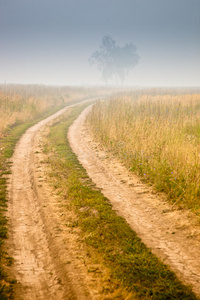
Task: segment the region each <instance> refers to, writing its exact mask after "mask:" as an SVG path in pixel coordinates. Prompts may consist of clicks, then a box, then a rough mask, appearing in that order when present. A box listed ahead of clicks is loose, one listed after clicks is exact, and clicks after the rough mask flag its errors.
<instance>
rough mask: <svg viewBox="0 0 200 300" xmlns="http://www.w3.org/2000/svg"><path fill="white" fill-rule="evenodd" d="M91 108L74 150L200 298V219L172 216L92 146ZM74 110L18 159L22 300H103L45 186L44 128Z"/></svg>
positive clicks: (16, 247)
mask: <svg viewBox="0 0 200 300" xmlns="http://www.w3.org/2000/svg"><path fill="white" fill-rule="evenodd" d="M88 101H90V100H88ZM71 107H72V106H71ZM90 108H91V107H88V108H86V109H85V110H84V111H83V113H82V114H81V115H80V116H79V117H78V119H77V120H76V121H75V122H74V123H73V125H72V126H71V127H70V130H69V133H68V138H69V141H70V144H71V147H72V149H73V151H74V152H75V153H76V154H77V156H78V158H79V161H80V162H81V163H82V165H83V166H84V168H85V169H86V170H87V172H88V175H89V176H90V177H91V178H92V180H93V181H94V182H95V184H96V185H97V186H98V187H99V188H101V190H102V193H103V194H104V195H105V196H106V197H107V198H108V199H109V200H110V201H111V203H112V205H113V208H114V210H116V211H117V213H118V214H119V215H121V216H123V217H124V218H125V219H126V220H127V221H128V223H129V224H130V226H131V227H132V228H133V229H134V230H135V231H136V232H137V234H138V235H139V236H140V237H141V239H142V240H143V242H144V243H145V244H146V245H147V246H148V247H150V248H151V249H152V251H153V252H154V253H155V254H156V255H158V256H159V257H160V258H161V259H162V260H163V261H164V262H165V263H167V264H168V265H169V266H170V267H171V269H172V270H174V271H175V272H176V274H177V276H178V277H179V278H180V279H181V280H182V281H183V282H185V283H187V284H190V285H191V286H192V288H193V290H194V291H195V292H196V293H197V294H198V295H200V261H199V257H200V227H199V220H197V218H196V217H195V216H193V215H192V214H191V213H189V212H187V211H184V210H174V209H173V210H171V207H170V205H169V204H167V202H165V201H164V200H163V199H161V198H160V197H159V196H158V195H156V194H155V193H154V192H153V190H152V189H151V188H150V187H148V186H146V185H144V184H143V183H141V182H140V180H139V179H138V178H137V177H136V176H134V174H133V173H131V172H129V171H128V170H127V169H126V168H125V167H124V166H123V165H122V164H121V163H120V162H119V161H118V160H117V159H116V158H115V157H113V156H112V155H111V154H110V153H109V152H108V151H105V150H104V149H102V147H101V146H100V145H99V144H98V143H96V142H95V141H94V140H93V138H92V135H91V134H90V132H89V129H88V128H87V125H86V124H85V122H84V121H85V118H86V116H87V114H88V112H89V110H90ZM69 109H70V107H67V108H65V109H63V110H61V111H59V112H58V113H56V114H54V115H53V116H51V117H49V118H47V119H45V120H43V121H41V122H39V123H38V124H36V125H34V126H33V127H31V128H29V129H28V130H27V131H26V133H25V134H24V135H23V136H22V138H21V139H20V141H19V142H18V144H17V146H16V149H15V153H14V155H13V157H12V162H13V165H12V174H11V176H10V183H9V207H8V217H9V220H10V238H9V248H10V254H11V255H12V256H13V257H14V261H15V263H14V267H13V272H14V274H15V277H16V279H17V282H18V284H17V289H16V291H15V299H16V300H18V299H22V300H34V299H41V300H42V299H43V300H44V299H49V300H51V299H58V300H62V299H79V300H84V299H100V298H95V291H94V290H95V283H94V286H93V287H92V286H91V285H89V284H88V282H89V281H87V278H86V275H85V274H86V271H85V269H84V264H83V262H81V261H80V259H79V260H78V259H77V260H76V259H75V258H74V259H73V261H72V257H73V253H74V252H76V255H75V256H77V253H79V252H78V251H80V249H78V248H77V249H76V250H74V249H72V248H70V247H72V246H71V245H72V244H73V238H72V236H71V235H70V233H69V232H68V231H67V229H66V225H65V224H64V218H63V217H62V216H63V214H64V212H63V210H62V207H61V206H62V205H60V207H58V203H59V201H60V200H59V199H58V196H57V195H56V194H54V193H53V192H52V190H51V188H50V187H49V185H48V182H46V171H45V168H46V167H45V165H44V164H42V159H43V156H42V155H43V154H42V153H41V152H42V151H41V140H42V139H43V136H44V135H45V126H46V125H47V124H50V122H51V121H52V120H55V119H56V118H57V117H59V116H60V115H61V114H63V113H64V112H66V111H67V110H69ZM64 217H65V219H66V216H64ZM66 237H67V238H68V241H66ZM69 241H70V242H69ZM69 260H70V262H71V263H70V264H68V263H67V262H68V261H69Z"/></svg>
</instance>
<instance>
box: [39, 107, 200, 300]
mask: <svg viewBox="0 0 200 300" xmlns="http://www.w3.org/2000/svg"><path fill="white" fill-rule="evenodd" d="M98 105H99V103H98ZM98 105H96V106H95V109H97V108H98ZM101 105H104V104H101ZM101 105H100V108H101ZM82 109H83V106H79V107H74V108H72V110H71V114H70V116H69V114H66V116H65V115H63V116H62V117H60V118H59V119H57V120H56V121H55V122H54V124H53V125H52V126H51V128H50V132H49V134H48V137H47V142H46V144H45V146H44V153H45V154H46V163H48V166H49V167H50V170H51V171H50V174H49V175H50V177H51V180H52V184H53V186H54V188H55V189H56V190H57V193H58V194H59V195H60V196H61V197H63V199H65V202H66V209H72V210H73V211H75V213H76V216H77V219H76V220H73V221H72V222H71V223H70V220H66V226H71V227H73V228H77V229H79V230H77V232H79V234H80V240H81V241H82V243H83V245H84V247H85V249H86V252H87V256H88V257H90V258H91V259H92V260H93V261H95V263H96V264H97V263H98V264H102V265H103V266H104V267H105V268H106V269H107V270H108V272H107V274H106V279H105V282H104V284H103V285H102V299H155V300H159V299H162V300H164V299H182V300H183V299H196V297H195V295H194V294H193V293H192V292H191V290H190V289H189V288H187V287H186V286H184V285H182V284H181V283H180V282H179V281H178V279H177V278H176V276H175V274H174V273H173V272H171V271H170V270H169V268H168V267H167V266H166V265H164V264H163V263H162V262H160V261H159V260H158V258H157V257H156V256H155V255H153V254H152V253H151V251H150V249H148V248H147V247H146V246H145V245H144V244H143V243H142V242H141V240H140V239H139V238H138V237H137V235H136V233H135V232H134V231H133V230H132V229H131V228H130V226H129V225H128V224H127V222H126V221H125V220H124V219H123V218H121V217H119V216H118V215H117V214H116V213H115V211H113V210H112V207H111V204H110V202H109V201H108V199H106V198H105V197H104V196H103V195H102V193H101V192H100V191H99V190H98V189H97V188H96V187H95V185H94V184H93V183H92V181H91V180H90V179H89V177H88V176H87V173H86V171H85V169H84V168H83V167H82V166H81V164H80V163H79V161H78V160H77V157H76V155H75V154H74V153H73V152H72V150H71V148H70V145H69V143H68V140H67V131H68V128H69V126H70V125H71V124H72V122H73V120H74V119H75V118H76V117H77V116H78V115H79V113H80V111H81V110H82ZM103 113H104V112H103ZM98 118H100V116H98ZM80 229H81V230H80ZM103 276H105V274H102V277H103ZM103 281H104V278H102V282H103ZM108 283H109V284H108Z"/></svg>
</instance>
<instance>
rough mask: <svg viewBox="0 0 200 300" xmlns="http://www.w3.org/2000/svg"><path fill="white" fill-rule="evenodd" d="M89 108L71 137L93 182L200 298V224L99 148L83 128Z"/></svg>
mask: <svg viewBox="0 0 200 300" xmlns="http://www.w3.org/2000/svg"><path fill="white" fill-rule="evenodd" d="M89 109H90V108H87V109H86V110H85V111H84V112H83V113H82V114H81V115H80V117H79V118H78V119H77V120H76V121H75V122H74V124H73V125H72V126H71V128H70V130H69V134H68V138H69V141H70V144H71V146H72V149H73V151H74V152H75V153H76V154H77V156H78V158H79V161H80V162H81V163H82V165H83V166H84V168H85V169H86V170H87V173H88V175H89V176H90V177H91V178H92V180H93V182H94V183H95V184H96V185H97V186H98V187H99V188H101V190H102V192H103V194H104V195H105V196H106V197H107V198H108V199H109V200H110V201H111V203H112V205H113V209H114V210H116V211H117V213H118V214H119V215H121V216H122V217H124V218H125V219H126V220H127V222H128V223H129V224H130V226H131V227H132V228H133V229H134V230H135V231H136V232H137V234H138V235H139V237H140V238H141V239H142V241H143V242H144V243H145V244H146V245H147V246H148V247H150V248H151V249H152V252H153V253H155V254H156V255H158V256H159V257H160V258H161V259H162V260H163V261H164V262H165V263H166V264H168V265H169V266H170V267H171V269H172V270H173V271H175V273H176V274H177V276H178V277H179V278H180V279H181V280H182V281H183V282H185V283H186V284H189V285H191V286H192V288H193V290H194V292H196V293H197V294H198V295H200V260H199V258H200V226H199V225H200V224H199V218H197V217H196V216H194V215H193V214H192V213H191V212H188V211H185V210H177V209H174V208H173V207H172V206H170V205H169V204H168V203H167V202H166V201H165V200H164V199H163V197H161V196H159V195H158V194H156V193H155V192H153V190H152V189H151V188H150V187H148V186H147V185H145V184H143V183H141V182H140V180H139V178H138V177H136V176H135V175H134V174H133V173H132V172H130V171H128V170H127V169H126V168H125V167H124V166H123V165H122V164H121V163H120V162H119V160H117V159H116V158H115V157H113V156H112V155H111V154H110V153H109V152H108V151H106V150H105V149H102V147H101V146H100V145H99V144H98V143H96V142H95V141H94V140H93V138H92V135H91V134H90V132H89V129H88V128H87V125H86V124H85V123H84V120H85V117H86V115H87V113H88V111H89Z"/></svg>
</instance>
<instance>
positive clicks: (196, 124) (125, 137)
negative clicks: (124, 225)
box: [88, 89, 200, 216]
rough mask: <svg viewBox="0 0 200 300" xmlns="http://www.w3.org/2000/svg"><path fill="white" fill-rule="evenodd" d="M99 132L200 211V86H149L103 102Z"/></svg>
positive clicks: (148, 177) (95, 120)
mask: <svg viewBox="0 0 200 300" xmlns="http://www.w3.org/2000/svg"><path fill="white" fill-rule="evenodd" d="M88 123H89V126H90V128H91V130H92V132H93V133H94V137H95V139H96V140H98V141H99V142H100V143H101V144H103V145H104V146H105V147H106V148H107V149H109V150H110V151H112V152H113V153H115V154H116V155H117V156H118V157H119V158H120V159H121V160H122V162H123V163H124V164H125V165H126V166H127V168H129V169H130V170H131V171H133V172H134V173H136V174H137V175H139V176H140V177H141V179H142V180H143V181H144V182H147V183H149V184H151V185H153V187H154V188H155V189H156V190H157V191H159V192H164V193H165V194H166V195H167V198H168V200H169V201H170V202H171V203H172V204H174V205H178V206H179V208H181V207H182V208H183V207H184V208H187V209H190V210H192V211H193V212H195V213H196V214H197V215H199V216H200V90H198V89H193V90H181V89H180V90H166V89H165V90H162V89H160V90H152V91H148V93H147V92H146V91H145V90H144V91H142V92H138V93H132V94H131V93H129V94H126V95H121V96H118V97H112V98H111V99H110V100H109V101H99V102H98V103H97V104H95V105H94V106H93V109H92V111H91V113H90V114H89V117H88Z"/></svg>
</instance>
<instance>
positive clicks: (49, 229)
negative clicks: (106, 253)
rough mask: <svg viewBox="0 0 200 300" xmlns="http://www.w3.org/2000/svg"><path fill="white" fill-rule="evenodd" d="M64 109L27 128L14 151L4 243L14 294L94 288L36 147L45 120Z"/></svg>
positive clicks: (74, 294)
mask: <svg viewBox="0 0 200 300" xmlns="http://www.w3.org/2000/svg"><path fill="white" fill-rule="evenodd" d="M67 109H70V108H65V109H63V110H61V111H59V112H58V113H56V114H54V115H53V116H51V117H49V118H47V119H45V120H43V121H41V122H40V123H38V124H36V125H34V126H33V127H31V128H30V129H28V130H27V131H26V133H25V134H24V135H23V136H22V138H21V139H20V141H19V142H18V144H17V146H16V149H15V153H14V155H13V157H12V162H13V165H12V174H11V176H10V183H9V188H8V190H9V206H8V217H9V220H10V225H9V227H10V228H9V229H10V238H9V241H8V244H9V249H10V250H9V252H10V255H11V256H12V257H13V258H14V266H13V273H14V275H15V278H16V280H17V282H18V284H17V288H16V290H15V296H14V299H15V300H18V299H22V300H34V299H37V300H38V299H42V300H44V299H48V300H51V299H58V300H60V299H81V300H82V299H91V294H92V288H91V291H89V289H88V288H87V286H86V283H85V281H86V279H87V278H86V277H87V276H86V275H87V274H86V270H85V269H84V264H83V262H82V261H81V260H80V259H76V257H77V256H78V255H79V254H80V253H79V248H77V247H78V246H77V244H76V243H75V241H74V238H75V237H74V235H70V232H69V230H68V229H67V227H66V218H67V216H66V215H65V214H66V213H65V211H64V210H63V209H62V205H61V204H62V203H60V202H59V201H60V200H59V197H58V196H57V195H56V194H55V192H53V191H52V190H51V188H50V187H49V185H48V184H47V183H46V177H45V176H46V175H45V174H46V173H45V168H44V165H43V163H42V159H43V156H42V155H43V154H42V152H41V149H40V140H41V139H42V137H41V135H44V134H43V133H42V132H43V131H44V130H45V127H44V126H45V125H46V124H49V122H50V121H51V120H53V119H55V118H57V117H58V116H59V115H61V114H62V113H64V112H65V111H67ZM73 247H74V248H73ZM80 255H81V254H80ZM92 299H94V297H92Z"/></svg>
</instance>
